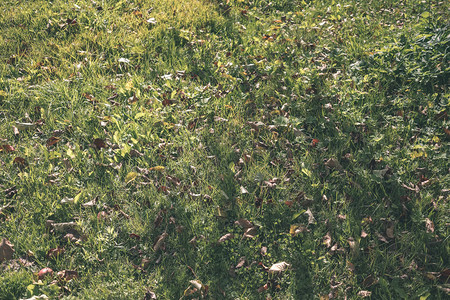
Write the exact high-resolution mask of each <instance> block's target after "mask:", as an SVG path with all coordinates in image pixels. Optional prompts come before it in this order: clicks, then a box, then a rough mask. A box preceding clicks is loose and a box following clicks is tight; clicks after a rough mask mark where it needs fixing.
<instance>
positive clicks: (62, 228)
mask: <svg viewBox="0 0 450 300" xmlns="http://www.w3.org/2000/svg"><path fill="white" fill-rule="evenodd" d="M50 222H51V223H50V224H49V225H50V226H51V227H52V228H53V229H54V230H55V231H57V232H62V233H64V232H67V231H69V230H74V229H75V228H76V227H77V223H75V222H66V223H54V222H53V221H50Z"/></svg>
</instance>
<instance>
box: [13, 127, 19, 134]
mask: <svg viewBox="0 0 450 300" xmlns="http://www.w3.org/2000/svg"><path fill="white" fill-rule="evenodd" d="M12 128H13V132H14V135H15V136H18V135H19V129H17V127H16V126H13V127H12Z"/></svg>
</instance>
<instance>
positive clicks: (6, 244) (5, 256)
mask: <svg viewBox="0 0 450 300" xmlns="http://www.w3.org/2000/svg"><path fill="white" fill-rule="evenodd" d="M13 248H14V245H13V244H11V242H10V241H8V240H7V239H5V238H3V239H2V242H1V243H0V262H3V261H5V260H10V259H12V256H13V254H14V249H13Z"/></svg>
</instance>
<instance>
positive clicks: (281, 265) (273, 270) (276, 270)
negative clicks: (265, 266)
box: [268, 261, 291, 274]
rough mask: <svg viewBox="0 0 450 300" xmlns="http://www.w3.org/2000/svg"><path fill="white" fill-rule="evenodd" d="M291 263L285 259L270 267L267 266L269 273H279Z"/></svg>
mask: <svg viewBox="0 0 450 300" xmlns="http://www.w3.org/2000/svg"><path fill="white" fill-rule="evenodd" d="M290 266H291V265H290V264H288V263H287V262H285V261H282V262H279V263H276V264H273V265H272V266H271V267H270V268H269V271H268V272H269V273H270V274H277V273H281V272H283V271H286V270H287V269H288V268H289V267H290Z"/></svg>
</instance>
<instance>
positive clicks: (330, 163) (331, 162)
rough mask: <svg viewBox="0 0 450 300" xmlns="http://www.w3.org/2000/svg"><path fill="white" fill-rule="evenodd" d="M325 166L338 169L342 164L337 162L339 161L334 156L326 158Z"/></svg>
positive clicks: (340, 168)
mask: <svg viewBox="0 0 450 300" xmlns="http://www.w3.org/2000/svg"><path fill="white" fill-rule="evenodd" d="M325 166H327V167H329V168H331V169H338V170H342V166H341V164H340V163H339V161H338V160H337V159H335V158H330V159H329V160H327V161H326V162H325Z"/></svg>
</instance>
